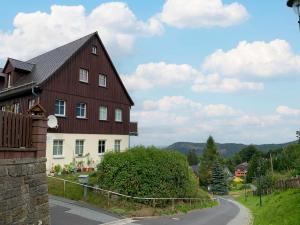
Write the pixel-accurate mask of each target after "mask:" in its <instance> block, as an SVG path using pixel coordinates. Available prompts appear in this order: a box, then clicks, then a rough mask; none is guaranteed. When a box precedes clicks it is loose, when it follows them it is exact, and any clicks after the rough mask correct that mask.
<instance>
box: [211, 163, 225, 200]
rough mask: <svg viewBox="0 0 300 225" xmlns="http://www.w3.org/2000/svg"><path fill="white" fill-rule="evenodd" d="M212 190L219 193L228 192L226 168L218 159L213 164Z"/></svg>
mask: <svg viewBox="0 0 300 225" xmlns="http://www.w3.org/2000/svg"><path fill="white" fill-rule="evenodd" d="M211 190H212V192H213V193H214V194H218V195H226V194H228V189H227V183H226V179H225V175H224V170H223V168H222V166H221V164H220V162H219V161H218V160H216V161H215V162H214V163H213V166H212V180H211Z"/></svg>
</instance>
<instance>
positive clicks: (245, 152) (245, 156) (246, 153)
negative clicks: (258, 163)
mask: <svg viewBox="0 0 300 225" xmlns="http://www.w3.org/2000/svg"><path fill="white" fill-rule="evenodd" d="M256 153H258V150H257V148H256V147H255V146H254V145H249V146H247V147H246V148H243V149H242V150H241V151H240V152H239V153H238V154H239V155H240V157H241V160H242V162H250V160H251V159H252V157H253V155H255V154H256Z"/></svg>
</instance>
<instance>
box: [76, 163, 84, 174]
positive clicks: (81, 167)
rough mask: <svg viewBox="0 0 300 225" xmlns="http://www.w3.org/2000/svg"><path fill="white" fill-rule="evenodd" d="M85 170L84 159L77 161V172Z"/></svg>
mask: <svg viewBox="0 0 300 225" xmlns="http://www.w3.org/2000/svg"><path fill="white" fill-rule="evenodd" d="M82 170H83V161H78V162H77V172H82Z"/></svg>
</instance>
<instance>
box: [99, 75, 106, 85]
mask: <svg viewBox="0 0 300 225" xmlns="http://www.w3.org/2000/svg"><path fill="white" fill-rule="evenodd" d="M99 86H100V87H106V75H103V74H99Z"/></svg>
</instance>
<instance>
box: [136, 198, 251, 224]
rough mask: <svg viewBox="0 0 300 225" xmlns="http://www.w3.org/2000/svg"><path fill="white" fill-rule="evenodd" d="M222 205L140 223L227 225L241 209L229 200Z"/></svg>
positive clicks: (222, 201)
mask: <svg viewBox="0 0 300 225" xmlns="http://www.w3.org/2000/svg"><path fill="white" fill-rule="evenodd" d="M220 203H221V204H220V205H219V206H217V207H213V208H208V209H203V210H197V211H194V212H191V213H188V214H184V215H180V216H176V217H164V218H158V219H149V220H143V221H138V223H139V224H141V225H227V224H228V223H229V222H230V221H231V220H232V219H233V218H234V217H235V216H236V215H237V214H238V213H239V211H240V209H239V207H238V206H236V205H235V204H233V203H231V202H229V201H227V200H222V199H221V200H220ZM239 225H244V224H239ZM245 225H246V224H245Z"/></svg>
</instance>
